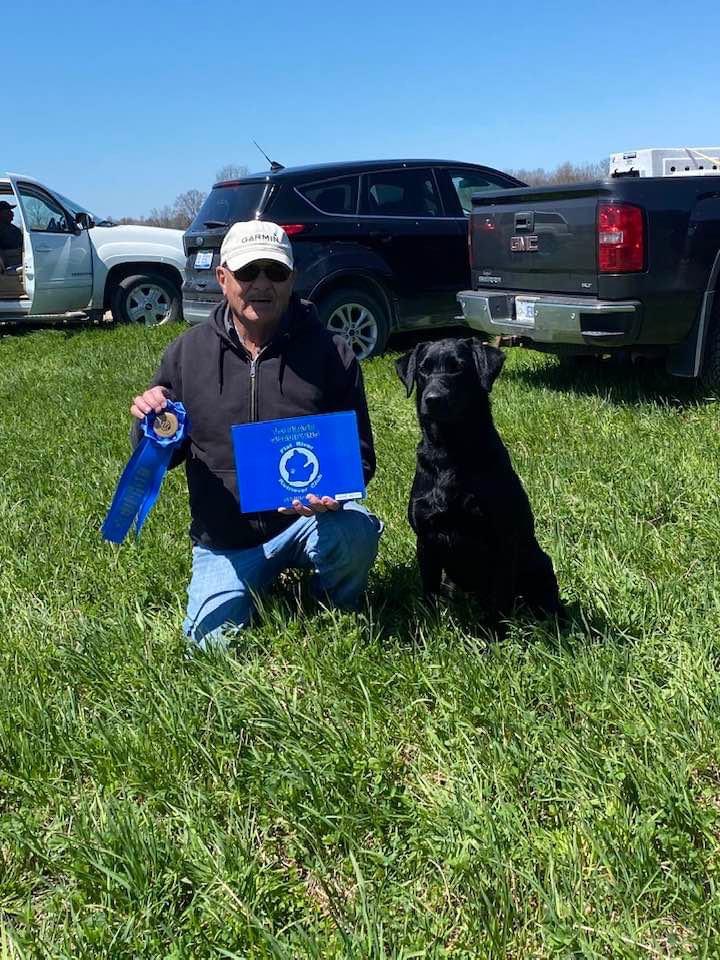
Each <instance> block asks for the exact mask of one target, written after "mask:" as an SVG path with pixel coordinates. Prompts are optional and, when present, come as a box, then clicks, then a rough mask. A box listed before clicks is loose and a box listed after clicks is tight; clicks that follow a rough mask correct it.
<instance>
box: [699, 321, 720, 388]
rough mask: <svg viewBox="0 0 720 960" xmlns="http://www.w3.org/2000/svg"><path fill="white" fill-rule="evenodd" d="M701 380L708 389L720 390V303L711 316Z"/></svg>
mask: <svg viewBox="0 0 720 960" xmlns="http://www.w3.org/2000/svg"><path fill="white" fill-rule="evenodd" d="M700 382H701V383H702V385H703V386H704V387H705V388H706V389H707V390H713V391H717V390H720V303H716V304H715V309H714V310H713V313H712V317H711V318H710V329H709V330H708V336H707V341H706V343H705V352H704V355H703V360H702V370H701V372H700Z"/></svg>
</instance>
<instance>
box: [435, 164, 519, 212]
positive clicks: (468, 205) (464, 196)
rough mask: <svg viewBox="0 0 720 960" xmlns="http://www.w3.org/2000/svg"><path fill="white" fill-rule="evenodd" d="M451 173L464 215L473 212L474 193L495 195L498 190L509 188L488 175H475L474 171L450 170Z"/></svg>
mask: <svg viewBox="0 0 720 960" xmlns="http://www.w3.org/2000/svg"><path fill="white" fill-rule="evenodd" d="M449 173H450V179H451V181H452V185H453V186H454V187H455V192H456V193H457V195H458V200H459V201H460V206H461V207H462V208H463V212H464V213H470V212H471V211H472V195H473V194H474V193H494V192H495V191H496V190H497V189H498V188H503V187H507V186H508V184H507V183H503V182H502V181H501V180H493V179H492V177H489V176H487V174H485V173H475V171H474V170H450V171H449Z"/></svg>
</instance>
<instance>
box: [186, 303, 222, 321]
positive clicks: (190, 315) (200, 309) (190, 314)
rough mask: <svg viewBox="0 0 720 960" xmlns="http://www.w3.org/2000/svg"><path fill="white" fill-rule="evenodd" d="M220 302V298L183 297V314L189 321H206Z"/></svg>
mask: <svg viewBox="0 0 720 960" xmlns="http://www.w3.org/2000/svg"><path fill="white" fill-rule="evenodd" d="M219 302H220V301H219V300H187V299H185V298H184V297H183V305H182V311H183V316H184V317H185V320H186V321H187V322H188V323H204V322H205V321H206V320H208V319H209V317H210V314H211V313H212V312H213V310H214V309H215V307H216V306H217V305H218V303H219Z"/></svg>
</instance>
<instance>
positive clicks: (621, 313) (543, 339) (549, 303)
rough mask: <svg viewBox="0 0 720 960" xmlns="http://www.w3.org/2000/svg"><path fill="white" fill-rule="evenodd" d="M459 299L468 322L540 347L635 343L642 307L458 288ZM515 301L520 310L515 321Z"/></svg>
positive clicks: (611, 302)
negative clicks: (534, 343) (525, 339)
mask: <svg viewBox="0 0 720 960" xmlns="http://www.w3.org/2000/svg"><path fill="white" fill-rule="evenodd" d="M457 299H458V302H459V303H460V306H461V307H462V312H463V318H464V319H465V321H466V322H467V324H468V325H469V326H470V327H473V328H474V329H475V330H481V331H482V332H483V333H487V334H489V335H490V336H511V337H525V338H527V339H529V340H535V341H537V342H538V343H568V344H584V345H585V346H587V345H590V344H593V343H597V344H606V345H617V346H621V345H623V344H627V343H632V342H634V341H635V340H636V339H637V335H638V331H639V327H640V319H641V308H640V304H639V303H638V302H637V301H634V300H629V301H623V302H619V301H615V300H613V301H608V300H594V299H592V298H591V297H589V298H587V299H585V298H578V297H561V296H553V295H552V294H527V293H521V292H518V293H500V292H499V291H498V292H495V291H491V290H487V291H485V290H461V291H460V293H459V294H458V295H457ZM518 301H520V304H521V308H520V309H521V311H522V310H524V316H523V315H521V317H520V319H519V320H518ZM527 304H532V307H528V306H526V305H527ZM528 314H532V319H530V318H529V316H528Z"/></svg>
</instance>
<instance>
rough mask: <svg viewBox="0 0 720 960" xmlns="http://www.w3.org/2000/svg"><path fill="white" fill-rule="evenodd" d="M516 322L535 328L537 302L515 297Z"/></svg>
mask: <svg viewBox="0 0 720 960" xmlns="http://www.w3.org/2000/svg"><path fill="white" fill-rule="evenodd" d="M515 321H516V323H522V324H525V325H526V326H528V327H534V326H535V301H534V300H521V299H520V297H515Z"/></svg>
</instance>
